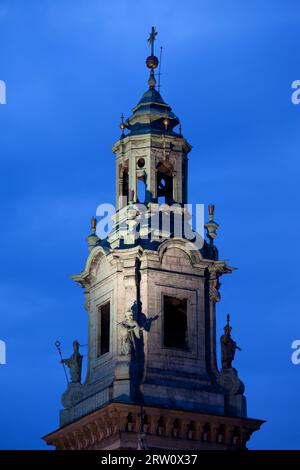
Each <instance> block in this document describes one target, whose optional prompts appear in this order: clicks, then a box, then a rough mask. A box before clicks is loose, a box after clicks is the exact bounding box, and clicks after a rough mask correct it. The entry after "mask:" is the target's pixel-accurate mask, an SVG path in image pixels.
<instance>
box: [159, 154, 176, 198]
mask: <svg viewBox="0 0 300 470" xmlns="http://www.w3.org/2000/svg"><path fill="white" fill-rule="evenodd" d="M156 169H157V188H156V192H157V202H158V203H159V204H169V205H170V204H172V202H173V168H172V165H171V164H170V163H169V162H160V163H159V164H158V165H157V167H156Z"/></svg>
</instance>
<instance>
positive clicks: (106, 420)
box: [43, 402, 264, 450]
mask: <svg viewBox="0 0 300 470" xmlns="http://www.w3.org/2000/svg"><path fill="white" fill-rule="evenodd" d="M143 416H144V418H143V425H142V429H141V407H140V405H137V404H127V403H116V402H114V403H109V404H107V405H104V406H103V407H101V408H99V409H98V410H96V411H94V412H93V413H90V414H88V415H86V416H84V417H82V418H80V419H79V420H77V421H74V422H72V423H70V424H68V425H66V426H64V427H62V428H59V429H58V430H56V431H54V432H52V433H50V434H48V435H46V436H45V437H44V438H43V439H44V440H45V441H46V443H47V444H48V445H52V446H55V448H56V449H57V450H122V449H124V450H126V449H135V450H136V449H138V448H140V446H139V442H140V436H141V431H142V433H143V435H144V436H146V438H145V439H144V440H145V441H146V445H147V448H148V449H149V450H156V449H157V450H178V449H182V450H201V449H203V450H227V449H246V444H247V441H248V440H249V439H250V437H251V435H252V433H253V432H255V431H257V430H259V429H260V426H261V425H262V424H263V423H264V421H261V420H257V419H250V418H238V417H233V416H221V415H213V414H206V413H199V412H191V411H183V410H176V409H170V408H161V407H154V406H144V407H143Z"/></svg>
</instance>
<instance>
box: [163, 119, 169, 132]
mask: <svg viewBox="0 0 300 470" xmlns="http://www.w3.org/2000/svg"><path fill="white" fill-rule="evenodd" d="M169 122H170V121H169V119H168V118H167V117H165V119H164V120H163V123H164V126H165V129H166V130H167V129H168V125H169Z"/></svg>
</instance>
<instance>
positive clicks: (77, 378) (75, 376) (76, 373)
mask: <svg viewBox="0 0 300 470" xmlns="http://www.w3.org/2000/svg"><path fill="white" fill-rule="evenodd" d="M73 351H74V352H73V354H72V355H71V357H69V359H62V360H61V363H62V364H66V366H67V367H69V369H70V376H71V383H81V372H82V358H83V356H82V355H81V354H80V352H79V343H78V341H77V340H75V341H73Z"/></svg>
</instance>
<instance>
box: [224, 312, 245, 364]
mask: <svg viewBox="0 0 300 470" xmlns="http://www.w3.org/2000/svg"><path fill="white" fill-rule="evenodd" d="M229 322H230V315H227V325H226V326H225V327H224V334H223V335H222V336H221V355H222V369H232V361H233V360H234V356H235V351H236V350H237V349H238V350H239V351H241V348H240V347H239V346H238V345H237V344H236V342H235V341H234V340H233V339H232V338H231V334H230V333H231V330H232V328H231V326H230V324H229Z"/></svg>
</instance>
